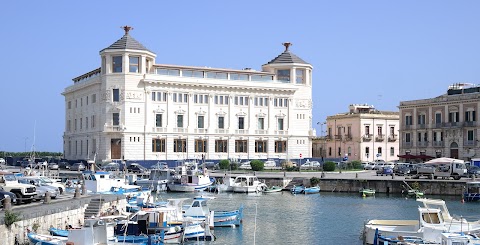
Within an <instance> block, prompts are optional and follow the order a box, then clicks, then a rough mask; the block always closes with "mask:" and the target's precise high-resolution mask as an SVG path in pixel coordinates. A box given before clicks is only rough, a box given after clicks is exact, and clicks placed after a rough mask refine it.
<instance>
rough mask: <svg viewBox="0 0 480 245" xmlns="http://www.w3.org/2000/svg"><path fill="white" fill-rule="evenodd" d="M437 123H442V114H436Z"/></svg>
mask: <svg viewBox="0 0 480 245" xmlns="http://www.w3.org/2000/svg"><path fill="white" fill-rule="evenodd" d="M435 123H442V114H441V113H435Z"/></svg>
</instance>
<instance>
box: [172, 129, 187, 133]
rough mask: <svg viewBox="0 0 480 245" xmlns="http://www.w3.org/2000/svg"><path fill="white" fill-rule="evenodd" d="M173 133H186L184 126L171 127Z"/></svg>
mask: <svg viewBox="0 0 480 245" xmlns="http://www.w3.org/2000/svg"><path fill="white" fill-rule="evenodd" d="M173 132H174V133H186V132H187V129H186V128H173Z"/></svg>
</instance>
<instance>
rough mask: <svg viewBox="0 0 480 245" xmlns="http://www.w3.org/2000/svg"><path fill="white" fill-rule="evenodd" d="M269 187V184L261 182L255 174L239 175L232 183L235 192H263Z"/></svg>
mask: <svg viewBox="0 0 480 245" xmlns="http://www.w3.org/2000/svg"><path fill="white" fill-rule="evenodd" d="M267 188H268V187H267V185H266V184H265V183H262V182H260V181H259V180H258V178H257V177H256V176H254V175H240V176H237V177H236V178H235V180H234V182H233V185H232V189H233V192H239V193H255V192H262V191H264V190H266V189H267Z"/></svg>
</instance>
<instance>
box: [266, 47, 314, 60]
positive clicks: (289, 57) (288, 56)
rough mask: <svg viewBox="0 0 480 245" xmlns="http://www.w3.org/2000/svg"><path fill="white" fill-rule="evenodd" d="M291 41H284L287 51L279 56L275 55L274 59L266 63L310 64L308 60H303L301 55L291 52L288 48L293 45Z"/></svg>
mask: <svg viewBox="0 0 480 245" xmlns="http://www.w3.org/2000/svg"><path fill="white" fill-rule="evenodd" d="M291 45H292V44H291V43H288V42H287V43H283V46H285V51H284V52H283V53H281V54H280V55H279V56H277V57H275V58H274V59H273V60H271V61H270V62H268V63H267V64H266V65H270V64H291V63H300V64H309V63H308V62H306V61H304V60H302V59H301V58H300V57H298V56H296V55H295V54H294V53H292V52H290V51H289V50H288V48H289V47H290V46H291Z"/></svg>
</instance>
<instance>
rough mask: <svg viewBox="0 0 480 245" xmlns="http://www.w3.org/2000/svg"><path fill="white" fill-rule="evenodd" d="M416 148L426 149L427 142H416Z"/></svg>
mask: <svg viewBox="0 0 480 245" xmlns="http://www.w3.org/2000/svg"><path fill="white" fill-rule="evenodd" d="M417 146H418V147H427V146H428V141H417Z"/></svg>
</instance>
